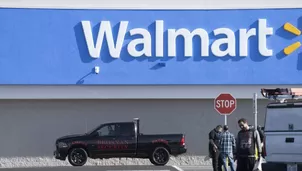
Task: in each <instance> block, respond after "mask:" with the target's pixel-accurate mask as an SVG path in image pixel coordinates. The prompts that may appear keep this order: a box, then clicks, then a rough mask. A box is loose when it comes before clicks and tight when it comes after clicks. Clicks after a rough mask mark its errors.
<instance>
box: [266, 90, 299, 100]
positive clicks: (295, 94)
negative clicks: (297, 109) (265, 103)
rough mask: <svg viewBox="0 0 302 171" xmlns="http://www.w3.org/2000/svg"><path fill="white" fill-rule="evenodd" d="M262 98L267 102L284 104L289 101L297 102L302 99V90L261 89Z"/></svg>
mask: <svg viewBox="0 0 302 171" xmlns="http://www.w3.org/2000/svg"><path fill="white" fill-rule="evenodd" d="M261 94H262V96H263V97H265V98H267V99H269V100H277V101H279V102H280V103H284V102H285V101H287V100H289V99H292V100H293V99H294V100H297V99H299V98H301V97H302V88H275V89H266V88H262V89H261Z"/></svg>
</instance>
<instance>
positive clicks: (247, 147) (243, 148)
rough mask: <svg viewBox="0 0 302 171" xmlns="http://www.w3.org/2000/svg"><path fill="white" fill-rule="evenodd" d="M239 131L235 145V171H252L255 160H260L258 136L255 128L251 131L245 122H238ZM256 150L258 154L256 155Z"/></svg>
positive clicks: (243, 120)
mask: <svg viewBox="0 0 302 171" xmlns="http://www.w3.org/2000/svg"><path fill="white" fill-rule="evenodd" d="M238 125H239V127H240V128H241V130H240V131H239V132H238V136H237V145H236V150H237V151H236V159H237V169H236V170H237V171H253V168H254V166H255V163H256V160H260V156H259V154H261V152H262V148H261V141H260V136H259V133H258V131H257V128H253V129H251V128H250V126H249V125H248V123H247V120H246V119H244V118H242V119H240V120H239V121H238ZM256 148H257V150H258V153H256Z"/></svg>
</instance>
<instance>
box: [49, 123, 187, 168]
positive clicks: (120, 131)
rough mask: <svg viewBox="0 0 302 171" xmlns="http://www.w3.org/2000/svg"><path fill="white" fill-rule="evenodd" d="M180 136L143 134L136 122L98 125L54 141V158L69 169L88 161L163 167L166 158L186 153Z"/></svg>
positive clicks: (183, 139)
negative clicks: (133, 161) (129, 160)
mask: <svg viewBox="0 0 302 171" xmlns="http://www.w3.org/2000/svg"><path fill="white" fill-rule="evenodd" d="M186 151H187V148H186V145H185V136H184V134H160V135H143V134H142V133H140V131H139V119H137V118H136V119H134V121H132V122H116V123H105V124H101V125H100V126H98V127H97V128H95V129H93V130H91V131H90V132H88V133H86V134H82V135H69V136H64V137H61V138H58V139H57V140H56V150H55V151H54V156H55V158H56V159H59V160H66V158H68V161H69V163H70V164H71V165H72V166H83V165H85V163H86V162H87V159H88V158H92V159H108V158H144V159H149V160H150V162H151V163H152V164H154V165H157V166H163V165H166V164H167V163H168V161H169V159H170V155H172V156H177V155H180V154H183V153H186Z"/></svg>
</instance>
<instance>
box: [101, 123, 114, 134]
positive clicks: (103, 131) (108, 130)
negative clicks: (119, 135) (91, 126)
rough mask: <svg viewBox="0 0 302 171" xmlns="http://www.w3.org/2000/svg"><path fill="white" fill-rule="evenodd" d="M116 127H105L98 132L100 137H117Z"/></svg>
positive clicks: (112, 125)
mask: <svg viewBox="0 0 302 171" xmlns="http://www.w3.org/2000/svg"><path fill="white" fill-rule="evenodd" d="M115 128H116V127H115V125H114V124H110V125H105V126H103V127H101V128H100V129H99V130H97V133H98V136H115V131H116V130H115Z"/></svg>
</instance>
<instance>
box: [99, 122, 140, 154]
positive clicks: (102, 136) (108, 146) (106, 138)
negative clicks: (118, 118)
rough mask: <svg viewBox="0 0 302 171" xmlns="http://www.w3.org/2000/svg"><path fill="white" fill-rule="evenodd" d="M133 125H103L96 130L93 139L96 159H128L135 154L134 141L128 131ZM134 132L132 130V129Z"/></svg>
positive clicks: (133, 137)
mask: <svg viewBox="0 0 302 171" xmlns="http://www.w3.org/2000/svg"><path fill="white" fill-rule="evenodd" d="M131 125H134V123H131V122H130V123H110V124H104V125H103V126H102V127H100V129H98V130H97V131H96V132H97V136H96V137H95V143H96V148H95V149H96V151H95V152H94V153H95V154H96V156H98V157H104V158H105V157H113V156H114V157H123V156H125V157H128V156H132V155H134V154H135V151H136V146H135V145H136V140H135V136H132V132H131V131H129V129H130V128H131V127H132V126H131ZM133 132H134V128H133Z"/></svg>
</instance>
